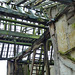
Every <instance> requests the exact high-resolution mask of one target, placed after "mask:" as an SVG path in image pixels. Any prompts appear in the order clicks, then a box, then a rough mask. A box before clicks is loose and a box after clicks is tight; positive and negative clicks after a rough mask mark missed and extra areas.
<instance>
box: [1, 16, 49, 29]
mask: <svg viewBox="0 0 75 75" xmlns="http://www.w3.org/2000/svg"><path fill="white" fill-rule="evenodd" d="M0 20H3V21H8V22H12V23H18V24H23V25H26V26H30V27H38V28H44V29H48V27H47V26H44V25H35V24H29V23H26V22H22V21H16V20H12V19H7V18H2V17H0Z"/></svg>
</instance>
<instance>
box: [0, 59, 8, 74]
mask: <svg viewBox="0 0 75 75" xmlns="http://www.w3.org/2000/svg"><path fill="white" fill-rule="evenodd" d="M0 75H7V61H4V60H2V61H0Z"/></svg>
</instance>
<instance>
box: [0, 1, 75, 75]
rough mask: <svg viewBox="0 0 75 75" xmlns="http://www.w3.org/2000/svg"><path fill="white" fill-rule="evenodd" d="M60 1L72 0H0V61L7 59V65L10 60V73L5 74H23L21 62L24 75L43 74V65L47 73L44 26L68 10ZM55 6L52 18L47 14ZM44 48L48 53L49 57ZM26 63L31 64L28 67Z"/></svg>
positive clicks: (46, 31)
mask: <svg viewBox="0 0 75 75" xmlns="http://www.w3.org/2000/svg"><path fill="white" fill-rule="evenodd" d="M59 2H60V3H59ZM61 3H70V4H72V3H74V2H73V0H69V1H65V0H8V1H6V0H3V1H1V0H0V60H8V67H9V65H10V63H11V64H13V69H14V70H13V71H12V72H10V73H11V74H9V69H8V75H25V74H23V73H24V71H23V69H22V64H27V65H28V66H27V68H28V74H27V75H33V74H35V75H44V73H45V71H44V67H45V65H46V69H47V71H46V74H47V75H50V67H49V66H50V65H53V64H54V61H53V45H52V40H51V36H50V30H49V26H48V25H49V24H50V23H52V22H55V21H57V20H58V18H59V17H60V16H61V15H62V14H63V13H65V12H66V11H68V10H69V9H67V10H65V9H66V8H67V7H68V6H67V5H64V4H61ZM55 7H57V8H58V13H57V14H56V15H55V17H53V16H52V15H50V14H49V13H50V11H52V9H53V8H55ZM60 8H61V9H60ZM39 51H40V52H39ZM48 51H50V53H51V54H49V55H50V57H49V55H48ZM38 52H39V53H38ZM36 56H38V57H36ZM42 56H43V57H42ZM23 59H25V60H24V61H23ZM21 63H22V64H21ZM29 64H32V66H31V69H30V70H29ZM10 66H11V65H10ZM20 68H21V69H20ZM34 68H36V69H34ZM34 70H35V71H36V72H35V73H34V72H33V71H34ZM38 71H39V72H38Z"/></svg>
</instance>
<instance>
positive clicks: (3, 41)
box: [0, 40, 32, 46]
mask: <svg viewBox="0 0 75 75" xmlns="http://www.w3.org/2000/svg"><path fill="white" fill-rule="evenodd" d="M0 42H1V43H8V44H16V45H24V46H31V45H32V43H24V42H14V41H9V40H8V41H7V40H0Z"/></svg>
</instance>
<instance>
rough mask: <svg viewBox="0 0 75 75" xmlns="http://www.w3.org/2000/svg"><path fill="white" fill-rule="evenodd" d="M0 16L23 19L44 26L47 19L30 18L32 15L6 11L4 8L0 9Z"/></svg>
mask: <svg viewBox="0 0 75 75" xmlns="http://www.w3.org/2000/svg"><path fill="white" fill-rule="evenodd" d="M0 14H1V15H5V16H9V17H14V18H20V19H24V20H28V21H32V22H38V23H40V24H44V25H45V24H46V22H47V21H48V20H47V19H43V18H39V17H36V16H32V14H27V13H21V12H18V11H15V10H12V9H7V8H4V7H0Z"/></svg>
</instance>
